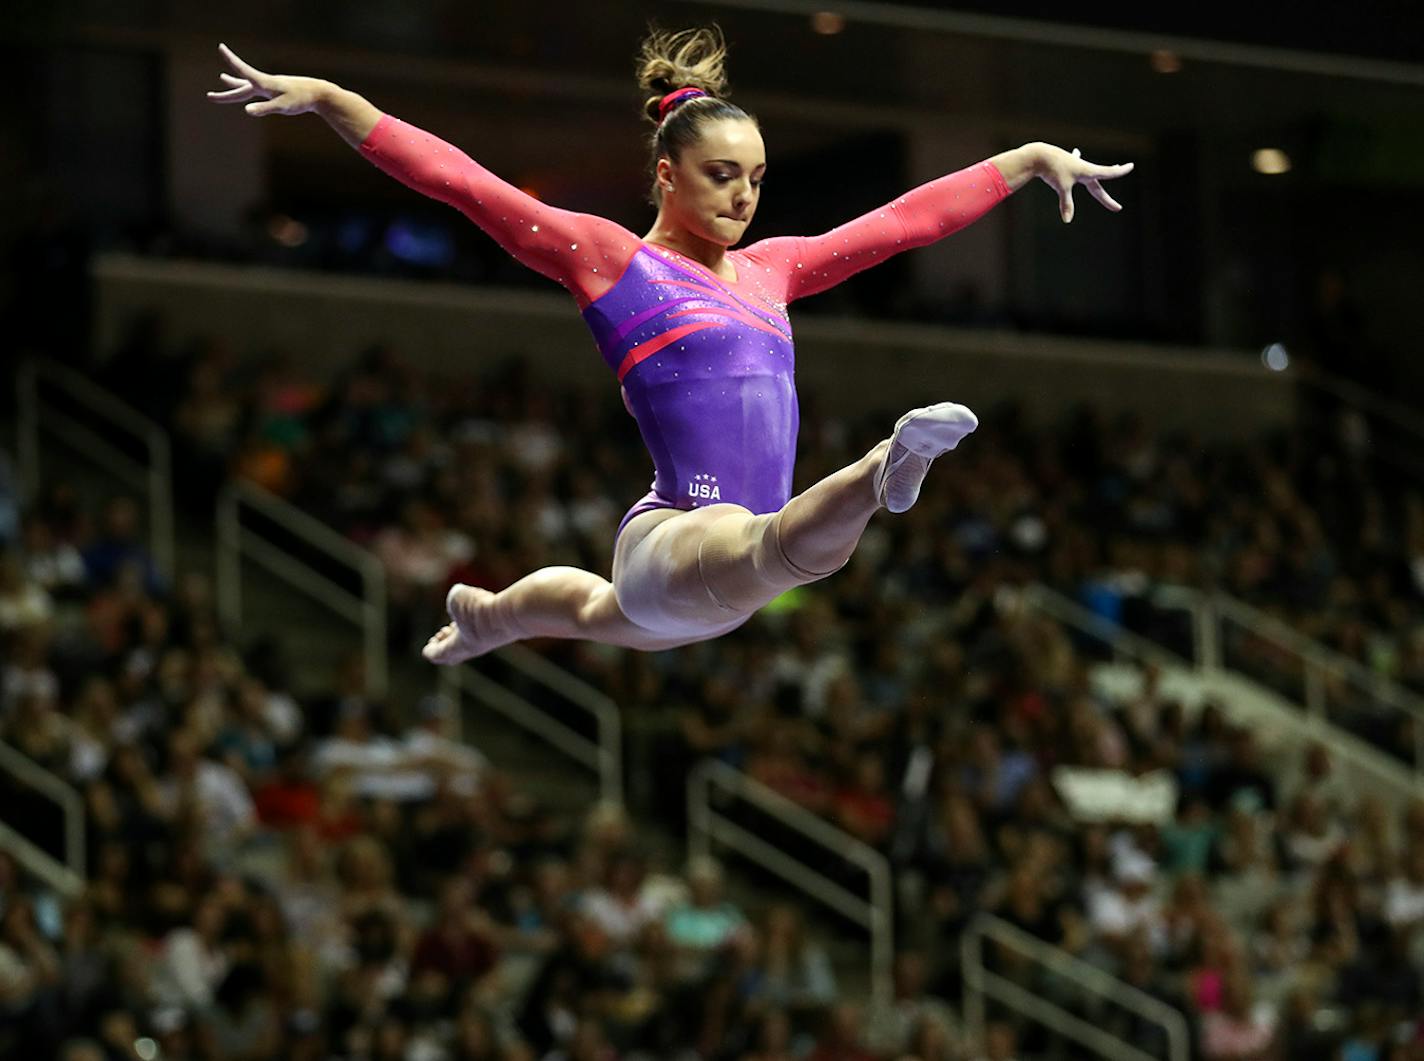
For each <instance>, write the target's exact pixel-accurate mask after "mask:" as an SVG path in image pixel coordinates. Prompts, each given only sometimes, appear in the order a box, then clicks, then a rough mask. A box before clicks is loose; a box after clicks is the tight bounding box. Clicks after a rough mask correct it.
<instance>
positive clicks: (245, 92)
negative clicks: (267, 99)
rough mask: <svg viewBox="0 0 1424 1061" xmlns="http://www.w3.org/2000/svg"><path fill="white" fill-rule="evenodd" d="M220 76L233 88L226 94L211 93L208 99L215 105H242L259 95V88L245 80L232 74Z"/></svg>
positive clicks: (225, 92)
mask: <svg viewBox="0 0 1424 1061" xmlns="http://www.w3.org/2000/svg"><path fill="white" fill-rule="evenodd" d="M218 76H219V77H221V78H222V79H223V80H224V81H226V82H227V83H228V85H229V86H231V87H230V88H228V89H227V90H226V91H224V92H209V93H208V99H210V100H212V101H213V102H214V103H241V102H242V101H243V100H247V99H251V98H252V97H253V96H255V95H257V94H258V91H257V87H256V86H255V85H253V83H252V82H251V81H248V80H246V79H245V78H241V77H233V76H232V75H231V74H219V75H218Z"/></svg>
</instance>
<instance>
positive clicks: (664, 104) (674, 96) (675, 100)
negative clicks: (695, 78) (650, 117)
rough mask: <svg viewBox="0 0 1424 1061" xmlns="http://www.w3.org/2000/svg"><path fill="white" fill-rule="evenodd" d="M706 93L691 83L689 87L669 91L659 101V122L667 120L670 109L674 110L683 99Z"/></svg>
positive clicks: (694, 97)
mask: <svg viewBox="0 0 1424 1061" xmlns="http://www.w3.org/2000/svg"><path fill="white" fill-rule="evenodd" d="M705 95H707V93H705V92H703V91H702V90H701V89H700V88H693V87H692V86H691V85H689V86H688V87H687V88H680V89H678V90H677V91H676V92H669V93H668V94H667V95H666V96H664V97H663V98H662V99H661V100H659V101H658V123H659V124H662V123H663V122H665V121H667V116H668V111H670V110H672V109H673V108H674V107H676V106H677V105H678V104H679V103H681V102H682V101H683V100H688V99H696V98H697V97H698V96H705Z"/></svg>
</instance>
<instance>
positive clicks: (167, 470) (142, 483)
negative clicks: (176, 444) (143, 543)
mask: <svg viewBox="0 0 1424 1061" xmlns="http://www.w3.org/2000/svg"><path fill="white" fill-rule="evenodd" d="M41 383H44V384H46V385H48V386H52V387H55V388H56V389H58V390H61V391H63V392H64V393H65V394H66V395H68V396H69V398H71V399H72V400H74V401H76V402H78V403H79V404H80V405H83V406H84V407H85V409H87V410H88V411H89V412H90V413H91V414H92V415H94V416H95V417H97V418H99V419H102V420H104V421H105V422H106V423H108V424H109V425H110V426H111V427H116V428H118V429H119V430H121V431H125V432H127V433H129V434H130V435H133V436H134V437H135V438H138V439H140V440H141V441H142V442H143V445H144V448H145V449H146V450H147V456H148V460H147V463H140V462H139V461H135V460H134V459H133V458H131V457H129V456H128V455H127V454H125V453H124V452H123V451H122V450H120V449H119V448H118V447H116V446H115V445H114V444H113V443H111V442H109V441H108V440H106V439H105V438H103V437H102V436H101V435H99V434H98V433H97V432H95V431H93V430H92V429H91V428H89V427H88V426H87V425H85V424H83V423H81V422H79V421H78V420H75V419H74V418H73V417H71V416H68V415H66V414H64V413H62V412H59V411H58V410H56V409H54V408H53V407H52V406H50V405H48V404H46V403H45V401H44V399H43V397H42V396H41V394H40V384H41ZM16 385H17V390H18V409H17V413H18V416H17V422H18V423H17V427H18V435H19V437H18V439H17V446H18V450H19V466H20V480H21V482H22V483H23V484H24V488H25V491H26V492H27V494H28V495H29V496H31V497H33V496H34V494H35V492H36V491H37V490H38V488H39V481H40V431H41V429H42V428H44V429H47V430H48V431H49V433H50V434H52V435H53V436H54V437H56V438H58V439H61V440H63V441H65V442H67V443H68V444H69V447H70V448H71V449H72V450H74V451H76V452H81V453H83V454H84V455H85V456H86V457H88V458H89V459H90V460H91V461H93V462H94V463H96V464H98V465H100V466H101V467H102V468H103V469H104V470H105V471H107V472H108V473H110V474H111V475H113V476H115V477H116V478H118V479H122V480H124V481H125V482H127V483H129V484H130V485H131V486H133V487H134V489H137V490H142V491H144V492H145V493H146V494H147V497H148V534H149V551H150V552H151V553H152V554H153V564H154V567H155V568H156V569H157V571H158V573H159V574H160V575H161V576H162V577H163V578H164V579H166V580H170V581H171V580H172V578H173V574H174V559H175V555H176V553H175V546H174V535H173V461H172V452H171V447H170V445H169V441H168V433H167V432H166V431H164V430H163V428H161V427H159V426H158V425H157V424H155V423H154V422H153V421H152V420H150V419H149V418H148V417H146V416H144V415H143V414H142V413H140V412H138V411H137V410H136V409H134V408H133V407H132V406H129V405H127V404H125V403H124V402H122V401H120V400H119V399H118V398H115V397H114V396H113V395H112V394H110V393H109V392H108V391H106V390H104V389H103V388H102V387H100V386H98V385H97V384H95V383H94V382H93V381H92V380H89V379H86V378H85V377H84V376H82V375H80V374H79V373H78V372H75V371H74V370H72V369H69V368H65V367H64V366H63V365H56V364H54V363H52V362H49V361H39V360H35V359H33V358H31V359H28V360H26V361H25V362H24V363H23V364H21V365H20V370H19V375H18V378H17V381H16Z"/></svg>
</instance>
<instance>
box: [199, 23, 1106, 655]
mask: <svg viewBox="0 0 1424 1061" xmlns="http://www.w3.org/2000/svg"><path fill="white" fill-rule="evenodd" d="M219 50H220V52H221V54H222V56H223V58H224V59H225V60H226V61H227V63H228V64H229V65H230V66H231V68H232V72H231V73H224V74H222V75H221V76H222V79H223V81H224V82H225V83H226V85H227V86H228V87H227V88H226V89H225V90H222V91H215V92H210V93H208V96H209V98H210V99H212V100H213V101H214V102H217V103H245V104H246V107H245V110H246V112H247V113H248V114H249V115H251V116H253V117H264V116H267V115H276V114H282V115H294V114H305V113H308V112H315V113H316V114H318V115H320V116H321V117H322V118H324V119H325V120H326V122H327V123H328V124H329V125H330V126H331V127H332V128H333V129H334V130H335V131H336V132H337V133H338V134H339V135H340V136H341V137H342V138H343V139H344V140H345V141H346V142H347V143H348V144H350V145H351V146H352V147H353V148H355V149H356V150H357V151H359V152H360V153H361V154H362V155H364V156H365V157H366V158H367V159H369V160H370V161H371V162H372V163H374V164H375V165H376V166H378V167H380V168H381V169H382V170H384V171H385V172H386V173H388V174H390V175H391V176H392V177H394V178H396V179H397V180H399V181H402V182H403V183H405V184H407V185H409V186H410V187H412V188H414V189H415V190H417V191H419V192H421V193H422V194H424V195H427V196H430V197H432V198H435V199H438V200H440V201H442V202H445V203H447V204H449V205H450V206H453V207H455V208H456V209H458V210H460V211H461V212H462V213H464V214H465V215H466V216H467V217H469V218H470V220H472V221H473V222H474V223H475V224H476V225H478V226H479V227H480V228H481V229H483V230H484V231H485V232H486V233H488V234H489V235H490V236H492V237H493V238H494V239H495V240H496V241H497V242H498V243H499V244H500V245H501V246H502V247H504V248H505V250H507V251H509V253H510V254H512V255H513V256H514V257H515V258H516V259H517V260H518V261H520V262H522V263H523V264H524V265H527V266H529V267H530V268H531V269H534V270H535V271H537V272H539V273H541V274H543V275H544V276H547V277H549V278H550V279H553V280H555V281H557V282H558V283H560V284H562V285H563V286H564V287H565V288H567V289H568V291H569V293H570V294H571V295H573V297H574V300H575V301H576V302H577V303H578V306H579V308H580V310H581V311H582V314H583V318H584V321H585V323H587V325H588V327H589V329H590V331H592V332H593V337H594V342H595V343H596V344H597V346H598V349H599V350H600V352H601V353H602V354H603V358H604V360H605V361H606V362H607V363H608V367H609V368H610V369H611V370H612V371H613V372H614V373H615V375H616V376H617V378H618V381H619V383H620V384H621V386H622V396H623V402H624V404H625V405H626V406H627V408H628V411H629V412H630V413H631V414H632V415H633V417H634V419H635V420H636V421H637V424H638V430H639V431H640V433H641V434H642V437H643V441H644V442H645V444H646V445H647V447H648V452H649V454H650V455H651V457H652V460H653V464H654V468H655V478H654V481H653V484H652V491H651V492H650V493H649V494H648V495H647V496H645V497H644V498H643V499H642V500H640V501H639V502H638V503H637V504H635V505H634V506H633V507H632V508H631V509H630V510H629V512H628V514H627V515H626V516H624V518H623V521H622V523H621V524H620V525H619V528H618V535H617V539H616V543H615V546H614V553H613V571H612V575H613V578H612V581H611V582H610V581H608V580H607V579H603V578H600V577H599V576H598V575H595V574H593V573H591V572H588V571H583V570H580V569H578V568H573V567H546V568H544V569H543V570H540V571H536V572H534V573H533V574H530V575H526V576H525V577H523V578H521V579H519V580H518V581H517V582H515V583H514V584H513V585H511V586H509V587H508V588H507V589H503V590H500V591H499V592H497V593H494V592H490V591H488V590H485V589H481V588H478V587H475V586H465V585H456V586H454V587H453V588H451V590H450V592H449V595H448V596H447V598H446V607H447V609H448V611H449V615H450V619H451V622H450V623H449V624H448V625H446V626H445V627H443V628H442V629H440V630H439V631H438V632H436V633H435V634H434V635H433V636H432V637H431V638H430V640H429V642H428V643H427V644H426V646H425V649H424V655H425V658H426V659H428V660H430V661H431V662H432V663H440V664H454V663H461V662H463V661H465V660H467V659H471V658H473V657H476V656H479V655H482V654H484V653H486V652H489V651H491V650H493V649H497V648H499V647H501V646H503V645H507V644H509V643H511V642H514V641H519V640H522V639H525V638H535V637H560V638H581V639H586V640H589V641H598V642H602V643H605V644H609V645H620V646H624V647H627V648H634V649H641V650H645V651H655V650H661V649H668V648H675V647H677V646H680V645H687V644H692V643H694V642H697V641H703V640H707V639H710V638H715V637H718V636H720V635H722V634H724V633H727V632H728V631H730V630H733V629H736V628H737V627H739V626H741V625H742V624H743V623H745V622H746V621H747V620H748V619H749V618H750V617H751V616H752V615H753V614H754V613H755V612H756V611H757V610H758V609H759V608H761V607H762V606H763V605H765V604H767V603H768V602H770V601H771V600H772V599H773V598H775V597H777V596H778V595H779V594H781V593H783V592H785V591H786V590H788V589H790V588H792V587H794V586H800V585H805V584H807V583H811V582H815V581H817V580H819V579H822V578H825V577H826V576H828V575H831V574H834V573H835V572H836V571H837V570H839V569H840V568H841V567H842V566H843V565H844V564H845V563H846V561H847V560H849V558H850V556H851V553H852V552H854V550H855V547H856V545H857V543H858V542H859V541H860V537H861V535H862V533H864V530H865V527H866V524H867V523H868V522H869V520H870V517H871V516H873V515H874V514H875V512H876V511H877V510H878V509H880V508H882V507H883V508H887V509H889V510H890V511H891V512H904V511H905V510H906V509H908V508H910V506H912V505H913V504H914V503H915V500H916V498H917V497H918V496H919V492H920V484H921V483H922V482H923V480H924V478H925V473H926V472H927V471H928V469H929V466H930V464H931V463H932V462H933V461H934V459H935V458H936V457H938V456H939V455H941V454H943V453H946V452H948V451H950V450H952V449H954V448H955V446H956V445H958V444H959V442H960V440H961V439H963V438H964V437H965V436H966V435H968V434H969V433H970V432H971V431H973V430H974V429H975V427H977V426H978V421H977V419H976V418H975V416H974V414H973V413H972V412H970V410H969V409H967V408H965V407H964V406H963V405H957V404H955V403H953V402H941V403H939V404H935V405H929V406H927V407H925V408H922V409H915V410H912V411H910V412H908V413H906V414H905V415H904V416H902V417H901V418H900V420H899V421H898V422H897V423H896V424H895V427H894V430H893V432H892V433H891V434H890V437H889V438H887V439H885V440H883V441H881V442H880V443H879V444H877V445H876V446H875V447H874V448H872V449H871V450H870V452H869V453H867V454H865V456H864V457H862V458H861V459H860V460H858V461H856V462H855V463H854V464H852V465H850V466H849V467H846V468H842V469H841V470H839V471H837V472H835V473H834V474H832V475H829V476H827V477H826V478H825V479H822V480H821V481H820V482H818V483H816V484H815V485H813V486H811V487H810V488H809V489H807V490H806V491H805V492H804V493H801V494H798V495H797V496H795V497H792V496H791V476H792V465H793V463H794V460H795V456H796V433H797V428H798V412H797V402H796V384H795V378H794V352H793V347H792V338H791V326H790V323H789V321H788V319H787V306H788V305H789V304H790V303H792V302H794V301H796V300H797V299H799V298H805V297H807V296H808V295H814V294H817V293H818V292H821V291H825V290H827V289H828V288H831V287H834V286H835V285H836V284H838V283H840V282H841V281H843V280H845V279H846V278H847V277H850V276H852V275H854V274H855V273H858V272H860V271H861V270H862V269H866V268H868V267H870V266H872V265H875V264H876V263H877V262H881V261H884V260H885V259H887V258H889V257H890V256H891V255H894V254H898V253H900V252H901V251H904V250H909V249H910V248H911V247H920V246H924V245H926V244H929V243H933V242H934V241H936V240H939V239H942V238H943V237H945V236H948V235H950V234H951V233H953V232H955V231H957V230H959V229H961V228H963V227H964V226H966V225H968V224H970V223H972V222H973V221H975V220H977V219H978V218H979V217H981V216H982V215H984V214H985V213H987V212H988V211H989V210H990V209H992V208H993V207H994V206H995V205H996V204H997V203H999V202H1000V201H1001V200H1003V199H1004V198H1006V197H1007V196H1008V195H1010V194H1011V193H1012V192H1014V191H1017V190H1018V189H1019V188H1021V187H1022V186H1023V185H1025V184H1027V183H1028V182H1029V181H1030V180H1031V179H1032V178H1034V177H1038V178H1039V179H1041V180H1043V181H1044V182H1045V183H1046V184H1048V185H1049V186H1050V187H1051V188H1053V189H1054V191H1056V192H1057V193H1058V202H1059V213H1060V216H1061V217H1062V219H1063V220H1064V221H1065V222H1069V221H1072V219H1073V199H1072V190H1073V187H1074V185H1077V184H1082V185H1084V186H1085V187H1086V188H1087V190H1088V192H1089V193H1090V194H1091V195H1092V196H1093V198H1095V199H1097V200H1098V202H1100V203H1102V204H1103V205H1104V206H1105V207H1107V208H1108V209H1109V210H1120V209H1121V207H1120V206H1119V205H1118V204H1117V203H1116V202H1115V201H1114V200H1113V199H1112V197H1111V196H1109V195H1108V194H1107V192H1105V191H1104V190H1103V187H1102V184H1101V183H1100V182H1101V181H1104V180H1108V179H1112V178H1115V177H1121V176H1123V175H1125V174H1127V173H1128V172H1130V171H1131V169H1132V164H1131V163H1127V164H1125V165H1117V166H1101V165H1095V164H1093V163H1090V162H1087V161H1086V160H1084V159H1082V158H1081V157H1079V153H1078V152H1077V151H1076V150H1075V151H1073V152H1071V153H1070V152H1068V151H1064V150H1063V149H1061V148H1058V147H1054V146H1052V145H1050V144H1045V143H1030V144H1025V145H1024V146H1022V147H1018V148H1014V149H1013V150H1010V151H1005V152H1003V153H1001V154H998V155H995V156H994V157H993V158H990V159H987V160H985V161H983V162H980V163H978V164H977V165H974V166H971V167H969V168H968V169H964V170H960V171H959V172H956V173H951V174H949V175H948V176H944V177H940V178H939V179H937V180H933V181H931V182H929V183H928V184H925V185H923V186H921V187H919V188H916V189H914V190H913V191H910V192H907V193H906V194H904V195H902V196H901V197H900V198H898V199H896V200H895V201H894V202H891V203H888V204H886V205H885V206H883V207H881V208H880V209H877V210H872V211H871V212H870V213H868V214H865V215H864V216H863V217H859V218H856V219H855V220H853V221H849V222H847V223H845V224H843V225H841V226H840V227H838V228H835V229H832V230H831V231H830V232H827V233H825V234H824V235H820V236H812V237H776V238H772V239H766V240H762V241H761V242H758V243H753V244H751V245H749V246H747V247H745V248H742V249H739V250H733V249H732V248H733V247H734V246H736V245H737V244H738V243H740V242H741V240H742V237H743V235H744V234H745V233H746V231H747V226H748V225H749V224H750V223H751V220H752V217H753V216H754V215H755V213H756V208H757V202H758V200H759V198H760V195H761V185H762V181H763V179H764V177H765V175H766V169H767V165H766V150H765V147H764V146H763V143H762V137H761V133H760V130H759V128H758V125H757V122H756V119H755V118H753V117H752V116H751V115H749V114H747V113H746V112H745V111H744V110H742V109H741V108H740V107H738V106H737V105H736V104H734V103H731V102H729V101H728V99H727V91H726V83H725V77H724V73H723V65H724V60H725V58H726V48H725V45H724V43H723V40H722V37H721V34H720V32H718V31H717V30H716V29H693V30H684V31H681V32H676V33H672V32H664V31H654V32H652V33H651V34H650V35H649V36H648V38H647V39H646V40H645V41H644V42H643V45H642V51H641V55H640V59H639V77H638V81H639V85H640V86H641V88H642V89H643V90H644V92H646V93H649V94H650V96H649V98H648V99H647V103H646V108H645V109H646V113H647V116H648V118H649V119H650V120H651V121H652V123H653V124H654V126H655V129H654V131H653V133H652V135H651V155H652V176H653V185H652V201H653V203H654V205H655V206H656V207H657V218H656V219H655V220H654V222H653V225H652V228H651V229H649V230H648V232H647V234H646V235H645V236H643V237H641V238H639V237H638V236H636V235H634V234H633V233H632V232H630V231H628V230H627V229H625V228H623V227H622V226H621V225H618V224H616V223H614V222H612V221H608V220H605V219H604V218H601V217H594V216H591V215H588V214H579V213H574V212H571V211H568V210H561V209H559V208H557V207H553V206H549V205H547V204H545V203H543V202H541V201H539V200H538V199H535V198H533V197H532V196H530V195H527V194H525V193H524V192H522V191H520V190H519V189H518V188H515V187H514V186H513V185H511V184H509V183H507V182H505V181H503V180H501V179H500V178H498V177H496V176H495V175H494V174H492V173H490V172H489V171H488V170H486V169H485V168H484V167H482V166H480V165H479V164H478V163H476V162H475V161H473V160H472V159H471V158H469V157H468V156H467V155H465V154H464V153H463V152H461V151H460V150H458V149H457V148H455V147H452V146H450V145H449V144H447V143H445V142H444V141H442V140H440V139H438V138H437V137H435V136H432V135H431V134H429V133H426V132H423V131H421V130H420V129H417V128H414V127H413V126H411V125H408V124H406V123H405V122H402V121H400V120H399V119H397V118H395V117H392V116H391V115H388V114H383V113H381V111H379V110H377V109H376V108H375V107H374V106H372V105H371V104H370V103H368V102H367V101H366V100H365V99H363V98H362V97H360V96H358V95H356V94H355V93H353V92H349V91H347V90H345V89H342V88H340V87H338V86H337V85H334V84H332V83H331V82H329V81H322V80H318V79H316V78H309V77H291V76H282V75H276V74H268V73H264V72H262V71H260V70H257V69H254V68H253V67H252V66H249V65H248V64H247V63H245V62H243V61H242V60H241V59H240V58H238V56H237V55H235V54H234V53H233V52H232V51H231V50H230V49H229V48H227V46H226V45H220V46H219Z"/></svg>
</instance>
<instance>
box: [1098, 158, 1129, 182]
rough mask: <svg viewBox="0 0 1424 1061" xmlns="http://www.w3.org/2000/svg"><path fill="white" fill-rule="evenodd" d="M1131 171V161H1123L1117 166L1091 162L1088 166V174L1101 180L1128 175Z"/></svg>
mask: <svg viewBox="0 0 1424 1061" xmlns="http://www.w3.org/2000/svg"><path fill="white" fill-rule="evenodd" d="M1131 172H1132V163H1131V162H1123V163H1121V164H1120V165H1117V166H1095V165H1091V164H1089V166H1088V176H1090V177H1092V178H1093V179H1094V180H1100V181H1110V180H1112V179H1114V178H1115V177H1126V176H1127V175H1128V174H1129V173H1131Z"/></svg>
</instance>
